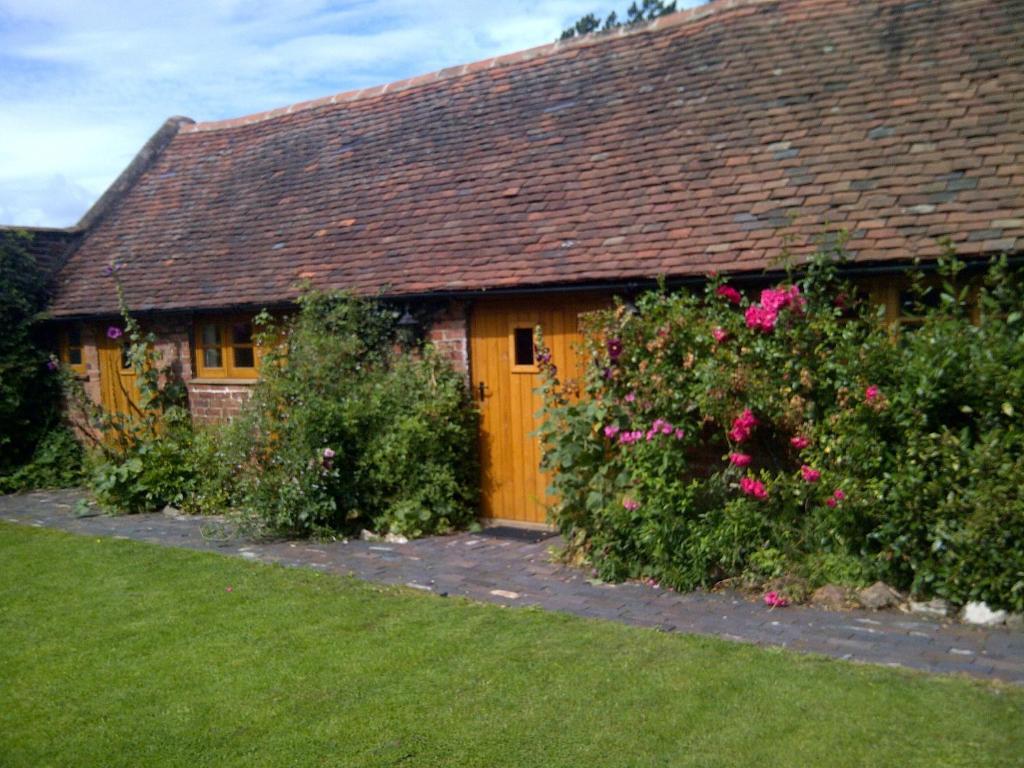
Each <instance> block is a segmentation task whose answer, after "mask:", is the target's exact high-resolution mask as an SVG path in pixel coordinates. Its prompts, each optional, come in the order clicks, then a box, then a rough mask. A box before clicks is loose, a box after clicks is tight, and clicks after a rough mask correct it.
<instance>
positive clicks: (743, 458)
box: [729, 453, 753, 467]
mask: <svg viewBox="0 0 1024 768" xmlns="http://www.w3.org/2000/svg"><path fill="white" fill-rule="evenodd" d="M729 461H730V462H732V464H733V466H736V467H749V466H750V462H751V461H753V457H752V456H751V455H750V454H749V453H730V454H729Z"/></svg>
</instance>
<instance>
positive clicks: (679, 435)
mask: <svg viewBox="0 0 1024 768" xmlns="http://www.w3.org/2000/svg"><path fill="white" fill-rule="evenodd" d="M675 436H676V440H682V439H683V438H684V437H686V433H685V432H684V431H683V430H682V428H681V427H676V431H675Z"/></svg>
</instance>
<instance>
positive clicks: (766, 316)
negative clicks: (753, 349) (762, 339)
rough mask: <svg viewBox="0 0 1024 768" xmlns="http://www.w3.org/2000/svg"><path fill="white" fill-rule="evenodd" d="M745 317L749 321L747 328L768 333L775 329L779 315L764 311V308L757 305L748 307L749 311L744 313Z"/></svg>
mask: <svg viewBox="0 0 1024 768" xmlns="http://www.w3.org/2000/svg"><path fill="white" fill-rule="evenodd" d="M743 317H744V318H745V319H746V321H747V328H752V329H754V330H756V331H762V332H763V333H768V332H769V331H771V330H773V329H774V328H775V321H776V320H777V319H778V314H777V313H775V312H772V311H769V310H767V309H764V308H763V307H759V306H757V305H756V304H751V305H750V306H749V307H747V311H746V312H745V313H744V315H743Z"/></svg>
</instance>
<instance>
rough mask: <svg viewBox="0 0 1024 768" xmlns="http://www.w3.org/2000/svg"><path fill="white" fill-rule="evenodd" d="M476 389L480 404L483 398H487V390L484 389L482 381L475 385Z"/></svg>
mask: <svg viewBox="0 0 1024 768" xmlns="http://www.w3.org/2000/svg"><path fill="white" fill-rule="evenodd" d="M477 387H478V388H479V390H480V402H483V401H484V398H485V397H487V390H486V388H485V387H484V383H483V382H482V381H481V382H480V383H479V384H477Z"/></svg>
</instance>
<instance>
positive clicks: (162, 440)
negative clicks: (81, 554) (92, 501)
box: [64, 283, 199, 513]
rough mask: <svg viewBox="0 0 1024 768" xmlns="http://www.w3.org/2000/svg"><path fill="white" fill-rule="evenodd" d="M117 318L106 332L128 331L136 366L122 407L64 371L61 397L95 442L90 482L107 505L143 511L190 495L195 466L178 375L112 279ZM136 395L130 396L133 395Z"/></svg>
mask: <svg viewBox="0 0 1024 768" xmlns="http://www.w3.org/2000/svg"><path fill="white" fill-rule="evenodd" d="M117 298H118V306H119V307H120V310H121V318H122V322H121V323H120V324H113V325H111V326H110V327H109V328H108V329H107V334H108V336H110V337H111V338H112V339H121V338H122V337H124V338H127V339H128V346H127V354H126V361H127V362H128V365H129V366H130V367H131V369H132V371H133V373H134V374H135V377H134V378H135V387H136V392H135V393H129V396H128V397H127V398H126V401H127V406H128V410H127V411H126V412H117V411H113V410H110V409H108V408H106V407H104V406H103V405H102V404H99V403H95V402H93V401H92V400H91V399H90V398H89V397H88V396H87V395H86V393H85V392H84V390H83V389H82V387H81V384H80V383H79V382H78V381H77V380H76V379H74V377H72V376H65V379H64V381H65V386H66V388H67V389H66V391H67V399H68V401H69V402H70V403H71V404H72V405H73V407H74V408H75V409H76V410H77V411H78V412H79V413H80V414H83V415H84V417H85V420H86V422H87V424H88V425H89V427H90V428H91V431H85V433H84V434H85V436H86V437H87V439H90V440H91V443H92V446H93V456H92V465H93V466H92V473H91V476H90V478H89V484H90V487H91V489H92V491H93V492H94V494H95V496H96V499H97V501H98V502H99V503H100V505H101V506H102V507H103V508H104V509H106V510H107V511H109V512H125V513H134V512H147V511H151V510H154V509H159V508H161V507H163V506H165V505H167V504H173V505H181V504H183V503H184V502H185V500H186V499H188V498H190V496H191V493H192V491H193V488H194V487H195V485H196V483H197V478H198V471H199V468H197V467H196V466H195V464H194V461H193V458H194V457H193V452H192V443H193V430H192V419H191V416H190V414H189V412H188V409H187V403H186V392H185V388H184V385H183V383H182V382H181V381H180V380H179V379H178V378H177V376H176V375H175V373H174V372H173V370H172V369H171V368H170V367H169V366H166V367H161V355H160V353H159V351H158V350H157V348H156V341H157V340H156V336H155V335H154V334H153V333H146V332H144V331H143V330H142V327H141V326H140V325H139V323H138V321H137V320H136V319H135V318H134V317H133V316H132V314H131V312H130V311H129V310H128V306H127V303H126V302H125V298H124V292H123V290H122V289H121V286H120V284H119V283H118V284H117ZM133 395H134V396H133Z"/></svg>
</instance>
